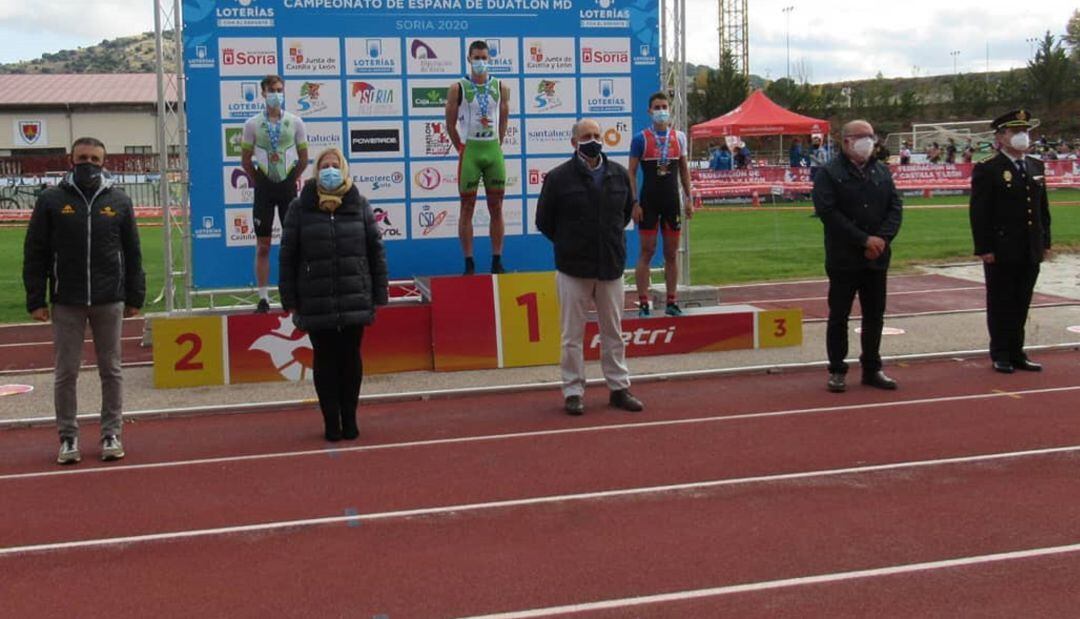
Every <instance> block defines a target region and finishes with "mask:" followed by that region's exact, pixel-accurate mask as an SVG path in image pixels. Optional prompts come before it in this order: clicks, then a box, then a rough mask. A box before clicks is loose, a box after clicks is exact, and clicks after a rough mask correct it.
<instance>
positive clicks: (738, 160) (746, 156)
mask: <svg viewBox="0 0 1080 619" xmlns="http://www.w3.org/2000/svg"><path fill="white" fill-rule="evenodd" d="M734 161H735V169H737V170H744V169H746V168H749V167H750V148H749V147H747V146H746V142H739V147H738V149H736V151H735V157H734Z"/></svg>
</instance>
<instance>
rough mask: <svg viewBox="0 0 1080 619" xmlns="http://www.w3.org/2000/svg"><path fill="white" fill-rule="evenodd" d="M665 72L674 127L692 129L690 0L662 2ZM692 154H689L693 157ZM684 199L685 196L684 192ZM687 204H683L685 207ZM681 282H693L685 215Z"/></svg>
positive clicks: (681, 239) (681, 240) (686, 130)
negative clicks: (688, 42)
mask: <svg viewBox="0 0 1080 619" xmlns="http://www.w3.org/2000/svg"><path fill="white" fill-rule="evenodd" d="M660 40H661V41H662V45H661V54H662V56H661V63H662V64H661V74H660V79H661V83H662V84H663V90H664V91H666V92H667V93H668V96H669V97H670V98H671V126H672V127H674V128H675V129H676V130H678V131H682V132H684V133H688V132H689V131H688V130H689V114H688V112H689V101H688V99H687V91H688V80H687V75H686V0H661V2H660ZM689 156H690V153H686V157H688V158H689ZM680 199H682V196H681V194H680ZM685 206H686V205H682V207H683V208H685ZM679 285H680V286H688V285H690V222H689V221H688V220H686V219H685V218H684V220H683V230H682V235H680V239H679Z"/></svg>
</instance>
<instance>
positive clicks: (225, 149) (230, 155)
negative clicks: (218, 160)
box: [221, 124, 244, 162]
mask: <svg viewBox="0 0 1080 619" xmlns="http://www.w3.org/2000/svg"><path fill="white" fill-rule="evenodd" d="M243 140H244V125H242V124H230V125H221V153H222V155H224V159H225V161H232V162H237V161H240V155H242V154H243V152H242V149H241V148H240V144H241V142H243Z"/></svg>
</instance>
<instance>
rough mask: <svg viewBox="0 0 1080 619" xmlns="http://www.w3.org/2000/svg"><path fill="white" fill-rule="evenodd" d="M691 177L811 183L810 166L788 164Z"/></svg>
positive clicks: (738, 182)
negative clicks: (796, 166) (790, 166)
mask: <svg viewBox="0 0 1080 619" xmlns="http://www.w3.org/2000/svg"><path fill="white" fill-rule="evenodd" d="M898 167H899V166H898ZM906 167H922V166H906ZM938 167H944V166H938ZM690 178H691V180H693V181H694V183H695V185H696V184H697V183H702V184H714V183H717V184H732V185H746V184H761V183H810V168H789V167H786V166H756V167H753V168H744V169H742V170H690ZM894 178H895V177H894Z"/></svg>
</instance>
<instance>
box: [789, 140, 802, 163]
mask: <svg viewBox="0 0 1080 619" xmlns="http://www.w3.org/2000/svg"><path fill="white" fill-rule="evenodd" d="M802 165H803V150H802V142H801V141H800V140H799V138H795V141H794V142H792V143H791V149H790V150H788V166H790V167H792V168H801V167H802Z"/></svg>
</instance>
